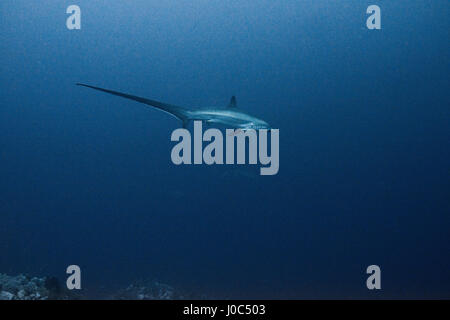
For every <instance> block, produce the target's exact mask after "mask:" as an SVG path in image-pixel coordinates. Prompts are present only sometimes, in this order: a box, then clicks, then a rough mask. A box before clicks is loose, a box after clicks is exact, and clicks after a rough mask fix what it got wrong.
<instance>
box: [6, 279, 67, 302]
mask: <svg viewBox="0 0 450 320" xmlns="http://www.w3.org/2000/svg"><path fill="white" fill-rule="evenodd" d="M69 298H71V297H69V295H68V294H67V293H65V292H63V291H62V290H61V287H60V285H59V282H58V280H57V279H56V278H55V277H42V278H39V277H29V276H27V275H23V274H19V275H17V276H9V275H6V274H2V273H0V300H59V299H69ZM72 298H73V297H72Z"/></svg>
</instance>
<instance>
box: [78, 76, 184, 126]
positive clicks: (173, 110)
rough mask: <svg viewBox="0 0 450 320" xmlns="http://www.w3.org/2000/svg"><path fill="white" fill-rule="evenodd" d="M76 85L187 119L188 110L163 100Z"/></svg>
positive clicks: (80, 84)
mask: <svg viewBox="0 0 450 320" xmlns="http://www.w3.org/2000/svg"><path fill="white" fill-rule="evenodd" d="M77 86H83V87H87V88H91V89H95V90H99V91H103V92H106V93H110V94H113V95H115V96H119V97H123V98H127V99H131V100H134V101H137V102H140V103H145V104H147V105H149V106H152V107H155V108H157V109H160V110H162V111H165V112H167V113H169V114H171V115H173V116H175V117H177V118H178V119H180V120H181V121H183V124H184V123H185V122H187V120H188V110H187V109H185V108H183V107H178V106H174V105H171V104H167V103H163V102H159V101H155V100H150V99H146V98H141V97H137V96H132V95H130V94H126V93H121V92H117V91H112V90H108V89H103V88H99V87H94V86H90V85H87V84H83V83H77Z"/></svg>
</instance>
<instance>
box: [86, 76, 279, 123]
mask: <svg viewBox="0 0 450 320" xmlns="http://www.w3.org/2000/svg"><path fill="white" fill-rule="evenodd" d="M77 85H79V86H83V87H88V88H92V89H95V90H99V91H103V92H106V93H110V94H113V95H116V96H119V97H123V98H127V99H131V100H134V101H137V102H141V103H145V104H147V105H150V106H152V107H155V108H157V109H160V110H162V111H165V112H167V113H169V114H171V115H173V116H175V117H176V118H178V119H180V120H181V121H182V122H183V127H186V126H187V125H188V123H189V121H193V120H201V121H203V122H205V123H207V124H219V125H223V126H225V127H227V128H236V129H244V130H245V129H255V130H258V129H270V126H269V124H268V123H267V122H265V121H264V120H261V119H258V118H256V117H254V116H252V115H250V114H248V113H246V112H243V111H242V110H240V109H239V108H237V106H236V98H235V97H234V96H233V97H232V98H231V101H230V103H229V105H228V107H225V108H220V107H213V108H198V109H191V108H186V107H179V106H175V105H171V104H167V103H163V102H159V101H156V100H150V99H146V98H141V97H137V96H133V95H129V94H126V93H121V92H117V91H112V90H108V89H103V88H99V87H94V86H90V85H87V84H82V83H77Z"/></svg>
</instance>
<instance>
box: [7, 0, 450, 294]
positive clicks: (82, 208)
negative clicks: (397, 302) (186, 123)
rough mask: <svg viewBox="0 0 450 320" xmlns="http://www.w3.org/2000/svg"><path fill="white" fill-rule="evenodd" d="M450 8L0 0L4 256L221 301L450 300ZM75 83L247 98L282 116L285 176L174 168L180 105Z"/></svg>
mask: <svg viewBox="0 0 450 320" xmlns="http://www.w3.org/2000/svg"><path fill="white" fill-rule="evenodd" d="M70 4H77V5H79V6H80V7H81V10H82V29H81V30H74V31H70V30H67V29H66V25H65V23H66V18H67V17H68V15H67V14H66V13H65V11H66V8H67V7H68V6H69V5H70ZM371 4H378V5H379V6H380V7H381V9H382V30H368V29H367V28H366V25H365V21H366V18H367V16H368V15H367V14H366V8H367V7H368V6H369V5H371ZM449 8H450V6H449V2H448V1H447V0H435V1H426V2H424V1H419V0H414V1H385V0H374V1H361V0H355V1H331V0H330V1H324V0H309V1H287V0H286V1H273V0H267V1H253V0H239V1H219V0H208V1H206V0H204V1H192V0H189V1H148V0H145V1H144V0H139V1H137V0H135V1H132V2H130V1H124V0H120V1H119V0H117V1H86V0H76V1H49V0H47V1H24V0H14V1H12V0H7V1H5V0H3V1H1V2H0V15H1V19H0V59H1V60H0V87H1V92H0V272H3V273H8V274H17V273H21V272H27V273H30V274H33V275H46V274H54V275H57V276H58V277H59V278H61V279H62V280H63V279H64V277H65V268H66V267H67V266H68V265H69V264H78V265H80V266H81V268H82V272H83V283H82V285H83V287H84V288H85V289H86V291H89V290H91V292H94V291H96V290H100V289H101V288H103V289H104V290H106V291H108V290H113V289H114V288H116V287H123V286H126V285H127V284H128V283H129V282H131V281H134V280H136V279H138V278H155V279H159V280H161V281H163V282H166V283H168V284H171V285H173V286H175V287H177V288H182V289H183V290H188V291H192V292H194V293H206V294H208V295H210V296H214V297H235V298H315V297H338V298H352V297H385V298H390V297H400V298H408V297H419V298H426V297H440V298H442V297H445V298H449V297H450V256H449V253H450V243H449V240H450V237H449V231H450V179H449V178H450V148H449V142H450V112H449V106H450V95H449V88H450V83H449V77H448V75H449V72H450V68H449V46H448V43H449V30H450V23H449V19H448V16H449V13H450V12H449V11H450V10H449ZM76 82H85V83H90V84H93V85H98V86H102V87H105V88H111V89H115V90H119V91H123V92H129V93H132V94H136V95H140V96H144V97H148V98H153V99H157V100H161V101H166V102H168V103H173V104H178V105H185V106H210V105H226V104H227V103H228V100H229V98H230V96H231V95H233V94H234V95H236V96H237V99H238V105H239V106H240V107H241V108H243V109H245V110H247V111H249V112H251V113H253V114H255V115H258V116H260V117H261V118H263V119H266V120H267V121H268V122H269V123H271V124H272V125H273V126H274V127H276V128H279V129H280V171H279V174H278V175H276V176H271V177H269V176H259V174H258V170H259V169H258V168H257V167H256V166H255V167H251V168H241V167H238V166H222V167H218V166H215V167H207V166H206V165H205V166H197V167H194V166H175V165H173V164H172V163H171V161H170V150H171V148H172V146H173V143H171V142H170V134H171V132H172V130H174V129H175V128H177V127H179V126H180V123H179V121H177V120H175V119H173V118H172V117H170V116H168V115H166V114H163V113H161V112H158V111H155V110H151V109H150V108H147V107H146V106H144V105H140V104H137V103H135V102H132V101H128V100H124V99H121V98H118V97H114V96H109V95H106V94H103V93H100V92H95V91H93V90H89V89H86V88H81V87H76V86H74V83H76ZM370 264H378V265H380V267H381V270H382V288H383V289H382V290H381V291H379V292H369V291H368V290H367V289H366V287H365V280H366V277H367V275H366V274H365V269H366V267H367V266H368V265H370Z"/></svg>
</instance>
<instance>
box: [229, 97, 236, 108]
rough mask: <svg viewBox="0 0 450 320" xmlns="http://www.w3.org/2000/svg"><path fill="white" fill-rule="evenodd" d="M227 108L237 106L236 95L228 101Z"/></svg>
mask: <svg viewBox="0 0 450 320" xmlns="http://www.w3.org/2000/svg"><path fill="white" fill-rule="evenodd" d="M228 108H237V104H236V97H235V96H232V97H231V99H230V103H229V104H228Z"/></svg>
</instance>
